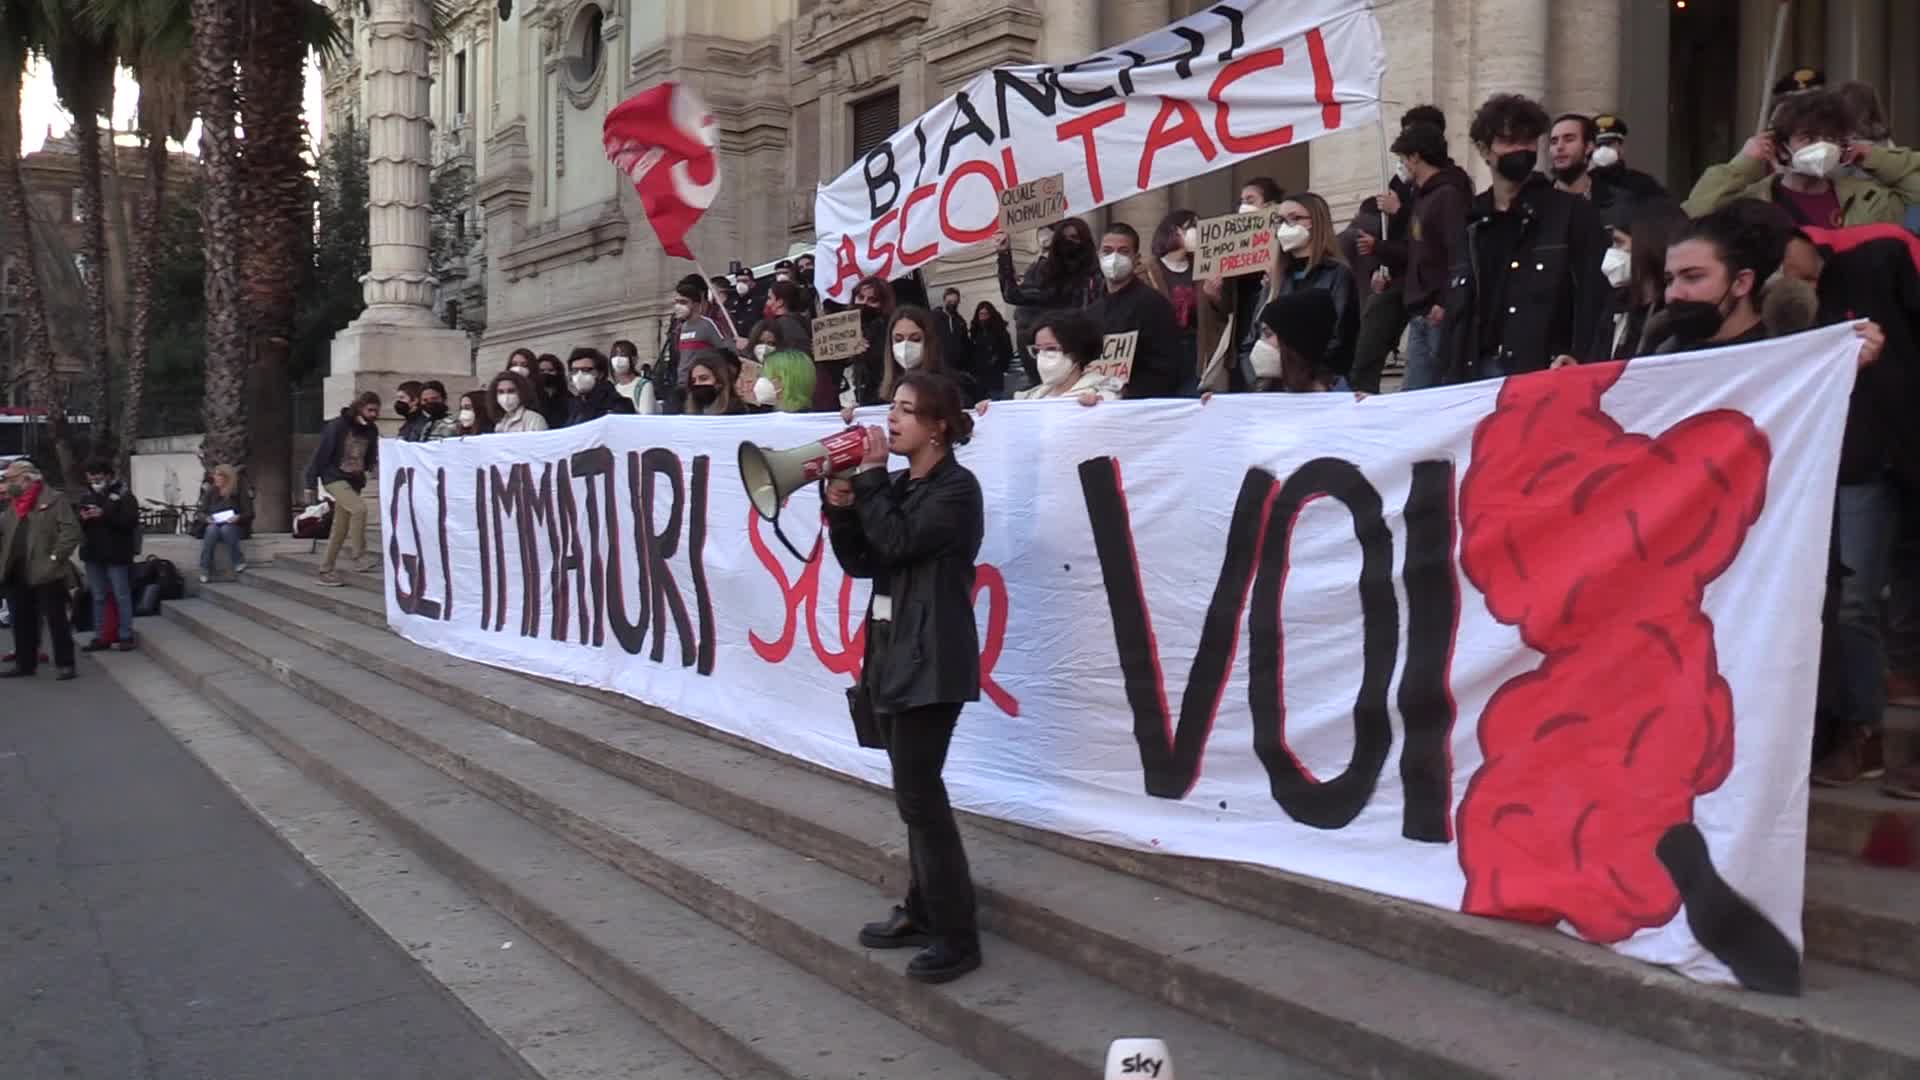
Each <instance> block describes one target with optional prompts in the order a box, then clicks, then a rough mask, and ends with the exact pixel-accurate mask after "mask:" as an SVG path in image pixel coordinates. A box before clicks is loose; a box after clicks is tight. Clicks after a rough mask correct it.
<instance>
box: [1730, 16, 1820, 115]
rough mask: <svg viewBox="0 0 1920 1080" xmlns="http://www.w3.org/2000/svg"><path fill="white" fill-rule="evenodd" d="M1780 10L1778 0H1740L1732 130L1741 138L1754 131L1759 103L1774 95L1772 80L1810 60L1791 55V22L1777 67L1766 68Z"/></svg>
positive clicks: (1781, 44) (1792, 46)
mask: <svg viewBox="0 0 1920 1080" xmlns="http://www.w3.org/2000/svg"><path fill="white" fill-rule="evenodd" d="M1779 12H1780V4H1779V0H1740V85H1739V90H1738V93H1737V94H1736V96H1735V98H1734V101H1735V105H1734V114H1733V119H1734V125H1733V130H1734V131H1735V132H1737V133H1741V138H1742V139H1744V138H1745V137H1746V136H1747V135H1751V134H1752V133H1753V132H1754V130H1755V123H1756V121H1758V120H1759V118H1760V103H1761V102H1762V101H1764V100H1766V99H1768V98H1771V97H1772V96H1773V81H1774V80H1775V79H1778V78H1779V77H1780V76H1781V75H1782V74H1784V73H1786V72H1789V71H1792V70H1793V68H1794V65H1796V64H1801V63H1806V62H1807V61H1803V60H1796V59H1795V58H1794V57H1793V55H1792V53H1793V48H1794V45H1793V26H1792V24H1791V23H1789V24H1788V26H1787V32H1786V34H1785V39H1784V40H1783V41H1781V43H1780V59H1779V62H1778V63H1776V64H1775V65H1774V67H1775V68H1776V69H1777V70H1773V71H1769V70H1767V54H1768V53H1769V52H1770V51H1771V50H1772V48H1773V26H1774V21H1775V20H1776V19H1778V18H1779V17H1780V15H1779Z"/></svg>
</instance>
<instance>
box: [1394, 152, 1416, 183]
mask: <svg viewBox="0 0 1920 1080" xmlns="http://www.w3.org/2000/svg"><path fill="white" fill-rule="evenodd" d="M1393 175H1394V176H1396V177H1398V178H1399V179H1400V182H1401V183H1403V184H1411V183H1413V170H1412V169H1409V168H1407V159H1405V158H1401V159H1400V160H1399V161H1396V162H1394V163H1393Z"/></svg>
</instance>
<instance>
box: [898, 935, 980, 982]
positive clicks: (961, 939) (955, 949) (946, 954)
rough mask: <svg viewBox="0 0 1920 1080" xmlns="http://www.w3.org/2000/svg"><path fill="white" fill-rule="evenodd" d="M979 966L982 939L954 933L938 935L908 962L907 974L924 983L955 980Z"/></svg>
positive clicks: (908, 976)
mask: <svg viewBox="0 0 1920 1080" xmlns="http://www.w3.org/2000/svg"><path fill="white" fill-rule="evenodd" d="M979 966H980V939H979V938H977V937H973V936H970V935H969V936H960V935H955V936H953V937H943V938H939V939H937V940H936V941H934V943H933V944H931V945H928V946H927V947H926V948H924V949H921V950H920V951H919V952H918V953H916V954H915V955H914V957H913V959H912V960H910V961H908V962H907V978H909V979H917V980H919V981H920V982H924V983H943V982H952V981H953V980H955V979H957V978H959V977H960V976H962V975H965V974H966V973H967V972H969V971H972V970H974V969H975V968H977V967H979Z"/></svg>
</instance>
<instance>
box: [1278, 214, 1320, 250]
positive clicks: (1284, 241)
mask: <svg viewBox="0 0 1920 1080" xmlns="http://www.w3.org/2000/svg"><path fill="white" fill-rule="evenodd" d="M1273 238H1274V239H1275V240H1276V241H1278V242H1279V244H1280V250H1281V251H1284V252H1286V253H1287V254H1289V255H1295V254H1298V253H1299V252H1300V250H1301V249H1302V248H1304V247H1306V246H1307V241H1308V240H1311V239H1313V230H1312V229H1309V228H1307V227H1306V226H1304V225H1295V224H1294V223H1293V222H1291V221H1283V222H1281V223H1280V227H1279V228H1277V229H1275V230H1274V231H1273Z"/></svg>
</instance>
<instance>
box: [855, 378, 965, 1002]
mask: <svg viewBox="0 0 1920 1080" xmlns="http://www.w3.org/2000/svg"><path fill="white" fill-rule="evenodd" d="M972 432H973V419H972V417H971V416H969V415H968V414H967V410H966V407H965V404H964V402H963V400H962V398H961V396H960V388H959V386H958V385H957V384H955V383H954V381H953V380H951V379H949V378H947V377H946V376H944V375H939V374H936V373H933V372H927V371H912V372H908V373H907V374H906V375H905V377H903V378H902V379H901V380H900V382H899V385H898V386H897V387H895V388H894V394H893V407H892V410H891V411H890V412H889V413H888V415H887V427H886V429H885V430H882V429H881V428H878V427H869V428H867V429H866V435H867V449H866V455H865V458H864V459H863V460H862V462H861V464H860V467H859V469H858V471H857V472H856V473H855V474H854V476H853V477H852V478H851V479H844V478H842V479H835V480H832V481H829V482H827V484H826V486H825V490H824V499H825V502H826V514H827V534H828V540H829V542H830V543H831V544H832V547H833V554H834V557H835V558H837V559H838V560H839V561H840V566H841V568H842V569H843V570H845V571H846V573H847V575H848V576H850V577H859V578H868V579H871V580H872V582H873V595H872V599H871V600H869V601H868V605H867V621H866V633H865V636H866V652H865V655H864V657H863V658H862V664H861V674H860V679H861V686H862V687H863V688H864V689H865V691H866V693H867V695H868V697H869V699H870V701H871V703H872V706H873V710H874V712H875V714H876V716H877V717H878V719H879V721H880V726H881V730H882V731H883V732H885V734H886V741H887V756H888V760H889V762H890V763H891V765H892V768H893V792H894V801H895V803H896V804H897V806H898V808H899V811H900V820H901V821H902V822H904V823H905V824H906V826H907V848H908V859H909V863H910V866H911V868H912V872H911V877H910V878H909V884H908V887H907V895H906V898H905V899H904V900H903V901H902V902H901V903H900V904H899V905H898V906H896V907H895V908H894V909H893V911H892V912H891V913H889V915H888V916H887V918H885V919H883V920H881V921H879V922H873V923H868V924H867V925H865V926H863V927H861V928H860V943H861V944H862V945H864V946H866V947H867V948H869V949H900V948H909V947H913V946H921V947H922V948H921V949H920V952H919V953H918V954H917V955H915V956H914V958H913V959H912V960H911V961H910V962H909V963H908V965H907V975H908V976H909V977H911V978H914V979H917V980H920V981H922V982H930V983H940V982H948V981H951V980H953V979H957V978H959V977H960V976H962V975H965V974H966V973H967V972H969V971H972V970H974V969H975V968H978V967H979V966H980V934H979V930H978V927H977V924H976V922H975V916H974V892H973V877H972V873H971V871H970V870H969V868H968V865H967V854H966V848H965V847H964V846H963V844H962V843H961V839H960V828H959V824H958V823H957V822H956V821H955V820H954V816H953V807H952V805H951V804H950V803H949V802H948V799H947V789H946V785H945V784H944V783H943V782H942V781H941V778H940V773H941V770H942V769H943V768H944V766H945V764H946V759H947V750H948V747H949V746H950V745H951V744H952V741H953V731H954V726H955V725H956V724H957V723H958V722H959V719H960V711H961V709H962V708H963V707H964V706H965V705H966V703H968V702H972V701H978V700H980V639H979V630H978V627H977V626H976V624H975V622H974V614H973V585H974V563H975V560H976V559H977V558H978V557H979V554H980V544H981V541H982V540H983V538H984V536H985V531H986V511H985V505H984V499H983V497H982V495H981V489H980V482H979V481H978V480H977V479H975V477H974V475H973V473H971V472H969V471H968V470H967V469H966V467H965V466H963V465H961V464H960V463H959V462H957V461H955V460H954V457H953V448H954V447H955V446H958V445H964V444H965V443H966V442H967V440H968V438H969V437H971V435H972ZM890 452H891V453H893V454H899V455H900V456H902V457H905V458H906V459H907V468H906V470H905V471H902V472H898V473H894V474H892V475H889V474H888V473H887V460H888V455H889V453H890Z"/></svg>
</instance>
